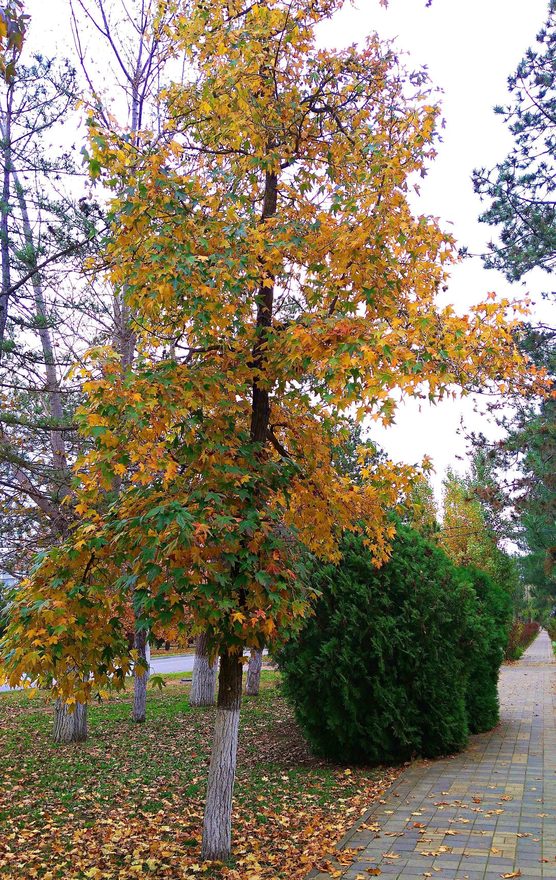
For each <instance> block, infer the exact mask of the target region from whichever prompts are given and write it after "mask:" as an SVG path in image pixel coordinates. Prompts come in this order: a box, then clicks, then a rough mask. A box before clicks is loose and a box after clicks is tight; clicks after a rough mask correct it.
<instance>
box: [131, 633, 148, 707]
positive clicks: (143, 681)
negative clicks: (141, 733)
mask: <svg viewBox="0 0 556 880" xmlns="http://www.w3.org/2000/svg"><path fill="white" fill-rule="evenodd" d="M134 648H135V650H136V651H137V653H138V655H139V659H140V660H143V661H144V663H146V664H148V660H149V658H148V654H149V651H148V638H147V631H146V630H145V629H136V630H135V638H134ZM148 680H149V671H148V670H147V671H146V672H143V673H142V674H139V672H138V670H135V672H134V676H133V712H132V716H131V717H132V719H133V721H135V722H136V723H137V724H142V723H143V722H144V721H145V719H146V717H147V682H148Z"/></svg>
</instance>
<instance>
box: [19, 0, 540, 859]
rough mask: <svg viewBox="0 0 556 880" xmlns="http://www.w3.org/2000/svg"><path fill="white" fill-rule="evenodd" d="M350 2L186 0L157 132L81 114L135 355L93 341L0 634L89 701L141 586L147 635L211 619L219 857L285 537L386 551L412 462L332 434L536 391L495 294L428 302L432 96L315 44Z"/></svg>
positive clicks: (387, 71)
mask: <svg viewBox="0 0 556 880" xmlns="http://www.w3.org/2000/svg"><path fill="white" fill-rule="evenodd" d="M340 6H341V3H340V2H339V0H314V2H311V3H305V2H304V3H302V2H301V0H299V2H297V0H295V2H290V3H288V4H284V3H282V2H280V0H275V2H272V3H265V4H254V5H250V6H248V7H246V8H242V7H241V6H240V5H239V4H235V3H234V4H232V5H231V6H230V4H229V3H219V2H217V3H213V4H211V5H210V6H207V5H206V4H205V3H199V4H192V5H191V6H190V7H188V9H187V10H186V12H187V14H185V11H184V14H183V15H181V16H179V17H176V20H175V22H173V23H172V27H173V28H174V29H171V28H170V25H169V29H170V33H171V38H172V44H173V45H174V46H176V48H177V49H179V50H183V52H184V53H185V56H186V59H187V63H188V77H187V79H186V80H185V81H184V82H183V83H176V84H175V85H172V86H170V87H168V88H167V89H165V90H163V92H162V94H161V101H162V100H163V101H164V107H165V118H164V125H163V127H162V128H161V131H160V134H159V135H158V136H157V138H156V139H155V140H154V141H153V139H152V137H150V135H149V133H145V134H142V133H138V135H137V138H136V139H135V140H134V139H133V138H131V137H130V136H129V132H123V133H122V132H121V131H114V130H112V129H111V128H109V127H108V128H107V127H106V126H105V124H104V123H105V121H104V120H103V118H102V115H96V116H95V115H94V114H92V115H91V118H90V120H89V127H90V148H89V154H90V167H91V172H92V174H93V176H94V177H95V178H96V179H98V180H99V181H101V182H105V183H106V184H107V185H109V186H112V188H113V191H114V198H113V200H112V203H111V206H110V218H109V219H110V222H111V235H110V237H109V239H108V240H107V243H106V250H105V253H104V254H103V260H102V263H101V265H102V269H103V270H104V269H105V268H106V266H107V265H108V266H109V271H110V280H111V283H112V284H113V285H114V287H115V288H116V289H118V290H122V292H123V294H124V297H125V302H126V304H127V307H128V308H129V310H130V314H132V315H133V316H134V321H135V327H136V348H137V352H138V354H137V356H136V358H135V359H134V361H133V362H132V363H130V364H129V365H127V366H126V367H125V368H123V365H122V357H121V353H119V352H117V351H116V350H115V349H114V348H113V347H109V346H104V347H100V348H96V349H94V350H93V351H92V352H91V353H90V357H89V364H88V366H87V367H86V368H84V370H83V372H84V373H85V375H84V376H83V378H84V379H85V382H84V386H83V388H84V392H85V394H86V395H87V400H86V402H85V404H84V405H83V407H82V408H81V409H80V412H79V414H78V418H79V422H80V425H81V429H82V431H83V434H84V436H85V437H86V438H87V440H88V442H90V443H91V448H90V449H89V450H88V451H87V453H86V454H85V455H84V456H83V457H82V458H81V460H80V463H79V470H78V479H79V486H78V488H77V489H76V491H77V492H78V496H79V501H78V504H77V506H76V510H77V512H78V514H79V516H80V517H81V522H80V524H79V526H78V527H77V528H76V529H75V530H74V531H73V532H72V535H71V537H70V540H68V541H67V542H66V543H65V544H64V545H63V546H60V547H58V548H55V550H54V551H53V552H52V553H50V554H48V555H47V556H46V557H45V558H44V559H43V560H42V562H41V563H40V565H39V567H38V568H37V570H36V572H35V573H34V574H33V577H32V578H31V579H30V580H29V581H28V582H26V583H25V584H23V585H22V587H21V589H20V591H19V593H18V596H17V597H16V600H15V602H14V604H13V606H12V616H11V621H10V624H9V626H8V630H7V633H6V635H5V636H4V639H3V646H4V647H3V657H2V659H3V662H4V664H5V667H6V669H7V670H8V673H9V677H10V681H12V682H14V681H17V680H20V678H21V676H22V675H23V674H25V673H26V674H29V675H32V676H33V678H35V679H39V680H44V679H45V678H48V677H49V676H50V677H52V676H54V678H55V680H56V685H55V691H56V693H58V694H59V695H60V696H63V697H65V698H69V699H72V697H71V695H72V694H73V698H79V699H85V698H86V697H87V695H88V694H90V693H91V691H92V690H93V689H94V688H97V687H103V686H106V685H111V686H117V685H121V684H122V682H123V681H124V676H125V673H126V671H127V670H128V669H129V668H130V667H131V666H132V665H133V655H131V656H130V653H129V650H128V646H127V642H126V639H125V634H124V632H123V628H122V624H121V619H122V615H123V610H124V608H125V607H126V604H127V603H128V602H129V597H130V595H131V594H133V598H134V607H135V609H136V613H137V617H138V623H139V625H140V626H141V627H143V628H145V629H146V628H148V629H149V630H152V631H154V632H155V633H156V631H157V628H159V627H161V626H164V627H174V628H175V630H176V631H178V632H179V631H180V629H181V630H183V629H188V630H189V629H192V630H193V631H194V632H196V633H197V634H199V633H201V632H206V634H207V638H208V643H209V652H210V655H211V658H214V657H216V656H217V655H219V657H220V671H219V690H218V703H217V712H216V723H215V734H214V744H213V752H212V759H211V766H210V769H209V780H208V789H207V801H206V809H205V824H204V836H203V850H202V852H203V856H204V857H205V858H226V857H227V856H228V854H229V852H230V845H231V803H232V794H233V782H234V773H235V762H236V752H237V733H238V723H239V708H240V701H241V680H242V655H243V649H244V648H245V647H247V648H255V649H261V648H262V647H263V646H264V645H265V644H268V643H271V642H273V641H276V640H277V639H278V638H282V637H284V636H286V635H287V634H288V633H289V632H291V631H292V630H294V629H295V628H296V626H298V625H299V622H300V620H301V618H302V616H303V615H304V614H305V613H306V611H307V603H308V599H309V598H310V596H309V595H308V592H307V587H306V585H305V583H304V579H303V559H302V557H300V559H295V558H294V559H293V560H292V557H291V552H290V548H289V546H288V541H287V539H286V536H285V534H284V527H285V528H286V529H287V530H289V531H291V532H292V533H293V534H294V536H295V539H296V541H298V542H299V544H300V545H301V546H302V547H304V548H306V549H307V550H308V551H310V552H312V553H313V554H315V555H317V556H319V557H322V558H328V559H331V560H333V561H334V560H337V559H339V550H338V542H339V540H340V538H341V536H342V534H343V533H344V532H345V531H350V530H353V531H361V532H363V533H364V534H365V539H366V542H367V547H368V550H369V553H370V554H371V558H372V559H373V560H374V562H375V563H376V564H377V565H380V564H381V563H384V562H385V561H386V560H387V559H388V556H389V553H390V547H391V541H392V538H393V534H394V531H395V527H394V525H393V523H392V521H391V519H390V512H391V511H392V510H393V509H396V507H397V506H398V505H399V504H400V502H401V501H402V500H403V499H404V496H405V495H406V494H407V491H408V489H409V487H410V486H411V480H412V474H413V473H414V469H412V468H408V467H404V466H401V465H394V464H392V463H390V462H388V461H384V460H377V458H376V455H374V454H373V453H371V452H370V450H369V449H367V448H363V449H362V450H361V451H360V467H361V480H360V482H359V483H357V482H354V481H352V480H350V479H349V477H347V476H346V475H345V473H344V472H343V471H342V470H341V469H340V468H339V467H338V466H337V464H336V460H335V455H334V453H335V450H336V447H337V442H338V435H339V432H340V431H341V430H343V429H344V430H345V429H346V428H349V424H350V422H351V421H352V420H353V418H354V417H355V418H356V419H358V420H361V419H363V418H364V417H365V416H375V417H376V418H379V419H382V420H383V421H384V422H386V423H388V422H390V421H391V420H392V417H393V413H394V411H395V406H396V401H397V400H398V399H399V396H400V394H426V395H427V396H428V397H429V398H430V399H431V400H436V399H439V398H441V397H443V396H444V395H445V394H446V393H448V391H451V390H453V388H454V387H459V388H462V389H463V390H474V389H475V388H477V387H478V386H480V385H481V384H484V383H487V384H488V383H490V382H493V383H499V382H504V381H511V382H512V383H513V384H515V386H516V387H519V388H522V389H523V390H526V389H527V388H529V387H530V386H531V385H533V386H534V385H535V381H536V380H535V377H534V375H533V374H530V375H528V365H527V362H526V360H525V358H524V357H523V356H522V355H520V353H519V352H518V351H517V349H516V347H515V343H514V338H513V330H514V324H513V322H512V321H511V320H508V319H507V315H506V306H507V304H504V303H502V304H496V303H494V302H492V301H487V302H485V303H482V304H480V305H478V306H476V307H475V308H474V309H473V310H472V312H471V313H470V314H468V315H464V316H458V315H456V314H455V312H454V310H453V309H452V308H450V307H448V308H445V309H439V308H438V307H437V305H436V302H435V296H436V292H437V290H438V289H439V287H440V286H441V285H442V283H443V282H444V281H445V279H446V268H445V265H446V264H447V263H449V262H450V260H451V259H452V253H453V243H452V241H451V239H450V237H449V236H446V235H444V234H443V233H442V231H441V230H440V229H439V227H438V225H437V223H436V221H435V220H434V219H432V218H429V217H425V216H414V215H413V213H412V212H411V210H410V207H409V204H408V191H409V187H410V179H411V175H413V174H419V173H420V172H423V171H424V168H425V166H426V163H427V161H428V160H430V159H431V158H432V156H433V155H434V147H433V141H434V138H435V120H436V116H437V110H436V109H435V107H433V106H432V105H431V104H430V103H429V96H428V94H427V90H426V82H425V78H424V76H423V74H415V75H406V74H404V72H403V71H402V70H401V68H400V66H399V64H398V61H397V59H396V58H395V56H394V55H393V54H392V52H391V50H390V49H384V48H382V47H381V46H380V44H379V43H378V41H377V40H376V39H370V40H368V41H367V43H366V44H365V46H364V47H363V48H362V49H361V50H359V49H356V48H355V47H350V48H348V49H346V50H342V51H328V50H326V51H325V50H321V49H318V48H317V47H316V44H315V25H316V24H317V23H318V21H320V20H322V18H326V17H329V16H330V15H332V14H333V13H334V12H335V11H336V10H337V9H338V8H339V7H340ZM16 639H17V640H19V642H18V645H17V647H14V645H15V642H16ZM37 646H39V647H37ZM76 659H77V661H78V663H77V666H78V671H76V668H75V663H76Z"/></svg>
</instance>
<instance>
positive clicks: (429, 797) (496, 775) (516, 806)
mask: <svg viewBox="0 0 556 880" xmlns="http://www.w3.org/2000/svg"><path fill="white" fill-rule="evenodd" d="M499 691H500V707H501V713H500V714H501V721H500V724H499V725H498V726H497V727H496V728H495V729H494V730H493V731H490V732H489V733H485V734H480V735H479V736H474V737H472V738H471V741H470V744H469V747H468V748H467V749H466V750H465V751H464V752H462V753H461V754H459V755H455V756H453V757H448V758H443V759H440V760H437V761H420V762H416V763H415V764H413V765H412V766H411V767H409V768H408V769H407V770H406V771H405V772H404V773H402V775H401V776H400V777H398V779H397V781H396V782H395V783H394V785H393V786H392V787H391V788H390V789H389V791H388V792H387V793H386V794H385V795H384V798H383V799H382V803H379V804H374V805H373V806H372V807H371V809H370V810H369V811H368V812H367V813H365V814H364V815H363V816H362V817H361V819H360V820H359V821H358V822H357V823H356V824H355V826H354V827H353V828H352V830H351V831H350V832H349V833H348V834H347V835H346V837H345V838H344V839H343V840H342V841H341V842H340V843H339V844H338V848H339V849H342V850H353V851H354V853H353V856H354V857H353V861H352V863H351V865H349V867H344V868H343V869H342V871H343V873H342V874H341V877H342V878H343V880H362V878H365V880H367V878H370V876H373V875H371V874H370V873H369V872H370V870H372V869H373V868H379V869H380V872H381V874H380V876H382V877H384V878H385V880H386V878H387V880H420V878H434V880H500V878H501V877H503V876H504V875H505V874H506V875H507V874H510V875H511V874H512V873H514V872H517V871H520V872H521V874H516V876H519V877H521V878H523V880H556V663H555V662H554V656H553V653H552V648H551V645H550V640H549V638H548V635H547V634H546V632H541V634H540V635H539V636H538V638H537V639H536V640H535V642H534V643H533V645H531V647H530V648H528V649H527V651H526V652H525V654H524V655H523V657H522V658H521V660H520V661H519V663H516V664H513V665H511V666H504V667H503V668H502V670H501V673H500V685H499ZM385 854H388V856H390V858H388V856H387V855H385ZM392 856H393V858H392ZM330 876H331V875H329V874H326V873H318V871H314V872H312V873H311V874H309V877H308V878H307V880H330ZM377 876H378V875H377Z"/></svg>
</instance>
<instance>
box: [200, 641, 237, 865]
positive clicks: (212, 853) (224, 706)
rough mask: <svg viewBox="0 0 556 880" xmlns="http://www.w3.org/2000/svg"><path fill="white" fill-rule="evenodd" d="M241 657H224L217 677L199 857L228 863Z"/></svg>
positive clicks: (227, 655) (232, 655)
mask: <svg viewBox="0 0 556 880" xmlns="http://www.w3.org/2000/svg"><path fill="white" fill-rule="evenodd" d="M241 661H242V658H241V656H238V655H236V654H229V653H228V652H226V653H223V654H222V655H221V657H220V672H219V675H218V702H217V704H216V705H217V708H216V721H215V724H214V739H213V743H212V752H211V757H210V768H209V774H208V783H207V800H206V805H205V817H204V824H203V846H202V857H203V858H204V859H210V860H220V861H222V860H224V859H227V858H228V857H229V855H230V852H231V847H232V798H233V792H234V780H235V773H236V760H237V743H238V731H239V710H240V707H241V679H242V673H243V664H242V662H241Z"/></svg>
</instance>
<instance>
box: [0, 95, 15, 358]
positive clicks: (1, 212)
mask: <svg viewBox="0 0 556 880" xmlns="http://www.w3.org/2000/svg"><path fill="white" fill-rule="evenodd" d="M13 96H14V87H13V83H10V84H9V85H8V89H7V92H6V111H5V120H6V122H5V125H4V126H3V130H2V165H3V171H2V201H1V203H0V258H1V263H2V284H1V287H0V360H1V359H2V348H3V344H4V335H5V332H6V322H7V320H8V301H9V296H10V283H11V273H10V232H9V217H10V190H11V179H12V106H13Z"/></svg>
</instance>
